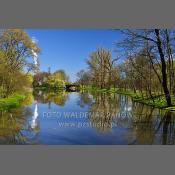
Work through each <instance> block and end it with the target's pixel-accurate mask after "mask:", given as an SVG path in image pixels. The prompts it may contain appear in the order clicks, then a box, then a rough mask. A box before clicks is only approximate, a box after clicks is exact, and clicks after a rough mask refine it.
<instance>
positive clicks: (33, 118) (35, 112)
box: [31, 103, 38, 129]
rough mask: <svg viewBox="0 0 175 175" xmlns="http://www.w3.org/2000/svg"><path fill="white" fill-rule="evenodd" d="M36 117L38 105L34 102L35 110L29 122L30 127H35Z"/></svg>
mask: <svg viewBox="0 0 175 175" xmlns="http://www.w3.org/2000/svg"><path fill="white" fill-rule="evenodd" d="M37 118H38V105H37V103H36V104H35V111H34V114H33V116H32V122H31V128H32V129H35V128H36V127H37V125H38V123H37Z"/></svg>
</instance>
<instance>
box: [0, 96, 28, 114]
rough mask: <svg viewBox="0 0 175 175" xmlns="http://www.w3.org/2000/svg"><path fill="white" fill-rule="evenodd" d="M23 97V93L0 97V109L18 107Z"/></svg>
mask: <svg viewBox="0 0 175 175" xmlns="http://www.w3.org/2000/svg"><path fill="white" fill-rule="evenodd" d="M25 97H26V96H25V95H24V94H14V95H12V96H9V97H8V98H3V99H0V111H2V110H9V109H11V108H15V107H18V106H19V105H20V103H21V102H22V101H23V100H24V99H25Z"/></svg>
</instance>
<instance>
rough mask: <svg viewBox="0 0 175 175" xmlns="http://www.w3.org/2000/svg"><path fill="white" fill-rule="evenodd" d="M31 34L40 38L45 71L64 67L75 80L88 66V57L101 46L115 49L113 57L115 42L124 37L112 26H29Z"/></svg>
mask: <svg viewBox="0 0 175 175" xmlns="http://www.w3.org/2000/svg"><path fill="white" fill-rule="evenodd" d="M26 31H27V33H28V34H29V36H30V37H34V38H35V39H36V40H37V41H38V46H39V47H40V49H41V53H40V55H39V61H40V69H41V71H47V70H48V67H51V71H52V72H54V71H55V70H58V69H64V70H65V71H66V73H67V74H68V75H69V77H70V79H71V81H75V80H76V73H77V72H78V71H79V70H81V69H86V68H87V65H86V59H87V58H88V56H89V55H90V53H91V52H93V51H94V50H96V49H97V48H98V47H105V48H108V49H111V51H112V54H113V57H114V58H115V57H116V55H117V53H115V52H114V49H115V45H114V42H115V41H118V40H120V39H121V34H120V31H116V30H115V31H114V30H110V29H27V30H26Z"/></svg>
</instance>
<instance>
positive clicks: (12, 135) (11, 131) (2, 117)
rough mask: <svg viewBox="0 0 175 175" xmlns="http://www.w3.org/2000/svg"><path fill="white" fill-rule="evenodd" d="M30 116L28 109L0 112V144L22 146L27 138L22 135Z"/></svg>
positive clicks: (21, 108) (30, 112)
mask: <svg viewBox="0 0 175 175" xmlns="http://www.w3.org/2000/svg"><path fill="white" fill-rule="evenodd" d="M31 115H32V111H31V110H30V108H26V107H19V108H15V109H13V110H11V111H9V112H3V111H1V112H0V143H1V144H23V143H26V141H27V137H25V135H24V134H23V132H22V131H23V130H25V128H24V126H26V125H27V119H28V118H29V116H31Z"/></svg>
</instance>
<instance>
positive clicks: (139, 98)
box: [83, 87, 175, 111]
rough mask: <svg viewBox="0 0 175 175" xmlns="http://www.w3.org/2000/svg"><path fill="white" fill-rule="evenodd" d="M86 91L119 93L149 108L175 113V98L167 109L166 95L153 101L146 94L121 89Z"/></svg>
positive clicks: (92, 90) (92, 88)
mask: <svg viewBox="0 0 175 175" xmlns="http://www.w3.org/2000/svg"><path fill="white" fill-rule="evenodd" d="M83 90H84V91H90V92H101V93H117V94H122V95H127V96H130V97H132V99H133V100H134V101H136V102H139V103H143V104H146V105H149V106H153V107H155V108H160V109H165V110H168V111H175V97H174V96H171V98H172V104H173V106H171V107H167V103H166V99H165V96H164V95H154V96H153V99H152V98H150V97H149V98H148V97H147V96H146V94H141V93H140V92H138V91H137V93H135V92H134V91H132V90H124V89H119V88H110V89H99V88H97V87H84V88H83Z"/></svg>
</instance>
